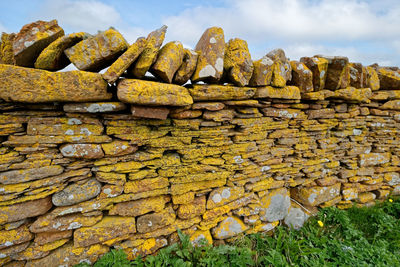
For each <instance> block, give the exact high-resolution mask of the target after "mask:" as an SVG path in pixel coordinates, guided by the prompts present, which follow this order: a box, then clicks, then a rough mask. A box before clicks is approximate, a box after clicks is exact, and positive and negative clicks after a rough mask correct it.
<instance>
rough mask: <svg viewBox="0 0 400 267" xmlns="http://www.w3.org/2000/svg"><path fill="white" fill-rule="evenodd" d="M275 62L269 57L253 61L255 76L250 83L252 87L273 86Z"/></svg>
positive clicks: (252, 76) (253, 75)
mask: <svg viewBox="0 0 400 267" xmlns="http://www.w3.org/2000/svg"><path fill="white" fill-rule="evenodd" d="M273 65H274V61H272V59H270V58H269V57H268V56H263V57H262V58H261V59H259V60H256V61H253V74H252V75H251V79H250V81H249V85H250V86H266V85H270V84H271V80H272V74H273Z"/></svg>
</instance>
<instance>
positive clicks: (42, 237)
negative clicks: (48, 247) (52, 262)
mask: <svg viewBox="0 0 400 267" xmlns="http://www.w3.org/2000/svg"><path fill="white" fill-rule="evenodd" d="M71 236H72V230H67V231H59V232H43V233H37V234H36V235H35V240H34V242H35V243H36V244H38V245H40V246H41V245H44V244H47V243H52V242H54V241H57V240H61V239H65V238H70V237H71Z"/></svg>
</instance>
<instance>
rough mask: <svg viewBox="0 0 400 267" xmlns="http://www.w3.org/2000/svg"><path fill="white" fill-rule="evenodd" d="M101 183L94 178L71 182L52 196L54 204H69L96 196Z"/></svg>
mask: <svg viewBox="0 0 400 267" xmlns="http://www.w3.org/2000/svg"><path fill="white" fill-rule="evenodd" d="M100 190H101V184H100V183H99V182H98V181H97V180H96V179H90V180H87V181H85V182H84V183H80V182H77V183H73V184H70V185H69V186H67V187H66V188H64V189H63V190H62V191H60V192H57V193H55V194H54V195H53V196H52V201H53V204H54V205H55V206H69V205H73V204H76V203H80V202H83V201H86V200H89V199H92V198H94V197H96V196H97V195H98V194H100Z"/></svg>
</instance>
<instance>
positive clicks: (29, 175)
mask: <svg viewBox="0 0 400 267" xmlns="http://www.w3.org/2000/svg"><path fill="white" fill-rule="evenodd" d="M63 170H64V168H63V167H61V166H59V165H52V166H44V167H39V168H32V169H22V170H12V171H6V172H1V173H0V183H1V184H17V183H21V182H28V181H34V180H38V179H43V178H46V177H49V176H54V175H58V174H61V173H62V172H63Z"/></svg>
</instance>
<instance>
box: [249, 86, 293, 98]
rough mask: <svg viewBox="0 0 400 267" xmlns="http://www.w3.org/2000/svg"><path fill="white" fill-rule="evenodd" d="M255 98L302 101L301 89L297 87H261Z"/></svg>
mask: <svg viewBox="0 0 400 267" xmlns="http://www.w3.org/2000/svg"><path fill="white" fill-rule="evenodd" d="M254 97H255V98H280V99H301V96H300V89H299V88H298V87H297V86H285V87H272V86H265V87H259V88H258V89H257V92H256V94H255V96H254Z"/></svg>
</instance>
